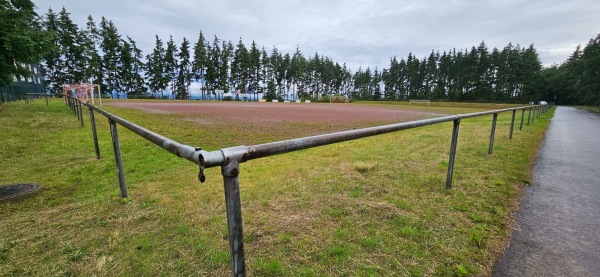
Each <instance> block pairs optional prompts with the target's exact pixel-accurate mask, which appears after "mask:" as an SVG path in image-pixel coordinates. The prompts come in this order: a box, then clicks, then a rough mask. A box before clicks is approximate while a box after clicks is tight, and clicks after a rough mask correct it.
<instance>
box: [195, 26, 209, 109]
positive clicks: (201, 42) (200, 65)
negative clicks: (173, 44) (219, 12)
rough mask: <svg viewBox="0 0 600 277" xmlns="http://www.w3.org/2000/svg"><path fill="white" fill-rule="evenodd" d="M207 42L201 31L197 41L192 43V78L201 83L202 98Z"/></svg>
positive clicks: (206, 61) (206, 60) (206, 64)
mask: <svg viewBox="0 0 600 277" xmlns="http://www.w3.org/2000/svg"><path fill="white" fill-rule="evenodd" d="M206 46H207V43H206V39H205V38H204V35H203V34H202V31H200V34H199V35H198V41H197V42H196V44H194V61H193V62H192V73H193V77H194V80H196V82H198V81H200V82H201V83H202V84H201V85H202V87H201V91H202V93H201V94H202V99H204V94H205V84H206V75H205V73H206V68H207V66H208V53H207V48H206Z"/></svg>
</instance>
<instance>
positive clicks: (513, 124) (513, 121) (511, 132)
mask: <svg viewBox="0 0 600 277" xmlns="http://www.w3.org/2000/svg"><path fill="white" fill-rule="evenodd" d="M516 113H517V110H513V113H512V119H511V120H510V134H509V135H508V138H509V139H512V135H513V128H514V127H515V114H516Z"/></svg>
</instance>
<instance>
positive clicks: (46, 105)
mask: <svg viewBox="0 0 600 277" xmlns="http://www.w3.org/2000/svg"><path fill="white" fill-rule="evenodd" d="M46 106H48V94H46Z"/></svg>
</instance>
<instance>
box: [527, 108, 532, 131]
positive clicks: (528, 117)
mask: <svg viewBox="0 0 600 277" xmlns="http://www.w3.org/2000/svg"><path fill="white" fill-rule="evenodd" d="M530 119H531V107H529V113H528V114H527V126H529V120H530Z"/></svg>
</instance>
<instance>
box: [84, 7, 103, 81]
mask: <svg viewBox="0 0 600 277" xmlns="http://www.w3.org/2000/svg"><path fill="white" fill-rule="evenodd" d="M84 41H85V42H84V43H85V51H84V56H85V59H86V70H85V75H84V79H85V80H86V81H87V82H90V83H93V84H97V85H100V84H101V83H102V60H101V56H100V54H99V52H98V47H99V45H100V42H101V37H100V32H99V31H98V28H97V27H96V23H95V22H94V19H93V18H92V16H91V15H88V22H87V23H86V29H85V39H84Z"/></svg>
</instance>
